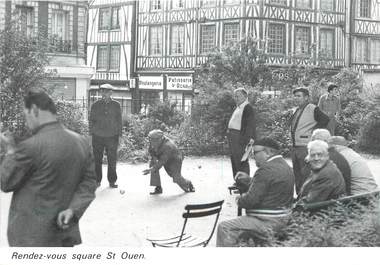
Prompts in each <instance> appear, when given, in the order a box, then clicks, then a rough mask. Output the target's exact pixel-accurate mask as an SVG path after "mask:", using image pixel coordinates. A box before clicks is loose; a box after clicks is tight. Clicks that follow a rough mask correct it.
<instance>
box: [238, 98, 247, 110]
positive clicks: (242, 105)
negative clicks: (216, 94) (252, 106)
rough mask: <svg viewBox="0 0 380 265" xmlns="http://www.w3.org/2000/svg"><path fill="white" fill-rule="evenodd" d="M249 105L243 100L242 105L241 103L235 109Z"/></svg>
mask: <svg viewBox="0 0 380 265" xmlns="http://www.w3.org/2000/svg"><path fill="white" fill-rule="evenodd" d="M248 104H249V102H248V98H247V99H246V100H244V102H243V103H241V104H240V105H238V106H237V108H239V109H240V108H244V107H245V106H247V105H248Z"/></svg>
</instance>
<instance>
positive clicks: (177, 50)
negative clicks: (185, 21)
mask: <svg viewBox="0 0 380 265" xmlns="http://www.w3.org/2000/svg"><path fill="white" fill-rule="evenodd" d="M184 39H185V30H184V27H183V25H173V26H172V35H171V42H170V45H171V46H170V53H171V54H182V53H183V45H184Z"/></svg>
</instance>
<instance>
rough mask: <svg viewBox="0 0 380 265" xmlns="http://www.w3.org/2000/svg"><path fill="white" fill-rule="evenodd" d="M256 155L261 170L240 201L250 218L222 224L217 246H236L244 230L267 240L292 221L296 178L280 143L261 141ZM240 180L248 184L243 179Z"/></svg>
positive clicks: (238, 202)
mask: <svg viewBox="0 0 380 265" xmlns="http://www.w3.org/2000/svg"><path fill="white" fill-rule="evenodd" d="M253 155H254V158H255V160H256V165H257V167H258V169H257V171H256V172H255V175H254V176H253V178H252V179H250V182H249V188H248V191H247V192H245V193H243V194H242V195H241V196H237V198H236V202H237V204H238V206H239V207H241V208H245V209H246V214H247V215H246V216H239V217H238V218H236V219H232V220H227V221H223V222H221V223H220V224H219V226H218V230H217V238H216V246H217V247H233V246H236V245H237V243H238V241H239V237H240V235H241V234H242V232H243V231H249V232H250V234H251V235H253V236H254V237H255V238H260V239H263V238H266V237H267V236H269V235H270V233H271V232H274V231H276V230H278V229H281V228H283V227H284V226H286V224H287V222H288V220H289V217H290V214H291V205H292V201H293V194H294V175H293V171H292V169H291V167H290V166H289V165H288V164H287V163H286V161H285V160H284V158H283V157H282V156H281V155H280V146H279V144H278V143H277V142H276V141H274V140H273V139H271V138H263V139H259V140H257V141H255V143H254V145H253ZM241 175H244V174H241ZM237 181H238V182H239V183H241V184H243V183H247V181H243V180H241V179H239V178H238V179H237ZM242 190H245V189H242Z"/></svg>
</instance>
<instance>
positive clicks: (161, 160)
mask: <svg viewBox="0 0 380 265" xmlns="http://www.w3.org/2000/svg"><path fill="white" fill-rule="evenodd" d="M148 137H149V154H150V155H151V158H152V159H151V161H150V164H149V169H146V170H144V171H143V174H144V175H147V174H149V173H151V174H150V185H151V186H155V187H156V188H155V190H154V192H151V193H150V194H152V195H153V194H161V193H162V186H161V178H160V172H159V170H160V168H161V167H162V166H164V168H165V170H166V172H167V173H168V175H169V176H170V177H172V178H173V182H174V183H177V184H178V185H179V186H180V187H181V189H183V190H184V191H185V192H194V191H195V190H194V186H193V184H192V183H191V182H190V181H189V180H187V179H185V178H184V177H182V175H181V168H182V160H183V156H182V153H181V151H180V150H179V149H178V148H177V146H176V145H175V144H174V143H173V141H172V140H170V139H169V138H167V137H166V136H164V133H163V132H162V131H161V130H153V131H151V132H149V135H148Z"/></svg>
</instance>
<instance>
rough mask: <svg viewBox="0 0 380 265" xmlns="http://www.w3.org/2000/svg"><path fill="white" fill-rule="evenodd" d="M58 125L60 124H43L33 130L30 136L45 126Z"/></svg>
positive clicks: (56, 122) (53, 122)
mask: <svg viewBox="0 0 380 265" xmlns="http://www.w3.org/2000/svg"><path fill="white" fill-rule="evenodd" d="M58 124H60V123H59V121H51V122H47V123H44V124H42V125H40V126H38V127H36V128H34V129H33V130H32V134H36V133H37V132H39V131H41V130H42V129H43V128H45V127H47V126H51V125H58Z"/></svg>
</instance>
